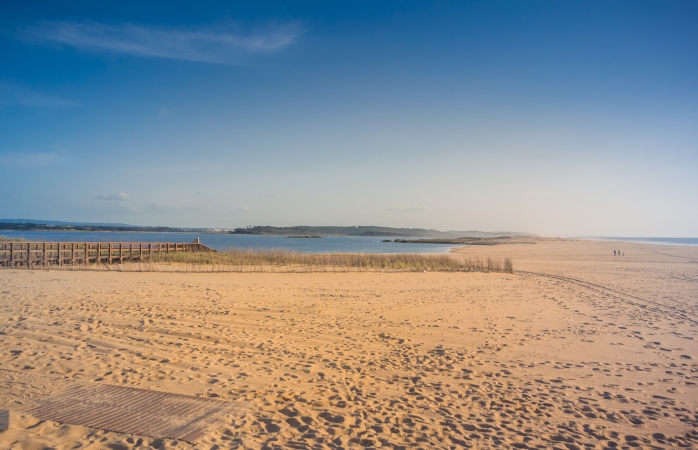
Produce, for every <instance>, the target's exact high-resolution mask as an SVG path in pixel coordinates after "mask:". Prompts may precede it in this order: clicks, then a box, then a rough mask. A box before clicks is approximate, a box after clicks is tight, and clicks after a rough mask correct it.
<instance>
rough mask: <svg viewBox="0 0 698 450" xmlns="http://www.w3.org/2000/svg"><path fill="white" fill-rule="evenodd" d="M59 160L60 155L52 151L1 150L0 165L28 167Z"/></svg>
mask: <svg viewBox="0 0 698 450" xmlns="http://www.w3.org/2000/svg"><path fill="white" fill-rule="evenodd" d="M60 161H61V155H59V154H58V153H52V152H3V153H0V165H2V166H5V167H17V168H30V169H35V168H39V167H47V166H51V165H54V164H57V163H59V162H60Z"/></svg>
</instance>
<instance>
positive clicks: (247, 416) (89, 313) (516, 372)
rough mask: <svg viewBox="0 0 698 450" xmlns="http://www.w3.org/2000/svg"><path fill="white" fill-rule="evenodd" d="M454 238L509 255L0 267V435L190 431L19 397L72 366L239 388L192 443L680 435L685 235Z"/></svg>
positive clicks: (171, 444) (425, 443)
mask: <svg viewBox="0 0 698 450" xmlns="http://www.w3.org/2000/svg"><path fill="white" fill-rule="evenodd" d="M614 248H620V249H621V250H623V251H624V252H625V255H626V256H625V257H613V249H614ZM459 252H460V253H464V254H468V255H480V256H485V255H492V256H511V257H513V258H514V261H515V267H516V269H521V270H522V271H525V272H526V273H517V274H514V275H508V274H494V273H490V274H487V273H453V274H448V273H316V274H314V273H306V274H292V273H285V274H262V273H256V274H255V273H251V274H235V273H233V274H168V273H151V274H149V273H113V272H111V273H110V272H107V273H98V272H62V271H60V272H58V271H24V270H2V271H0V285H1V286H2V288H1V289H0V291H1V292H2V293H1V294H0V295H1V297H0V369H4V370H0V388H1V389H0V408H6V409H10V410H11V424H10V429H9V430H8V431H6V432H3V433H0V448H22V449H41V448H46V447H48V448H112V449H120V448H153V447H154V448H191V447H193V446H192V445H190V444H188V443H185V442H176V441H172V440H161V439H155V438H152V437H143V436H126V435H120V434H118V433H113V432H106V431H100V430H93V429H89V428H85V427H82V426H78V425H73V424H59V423H55V422H50V421H40V420H38V419H36V418H33V417H31V416H29V415H26V414H25V413H23V412H22V407H23V405H25V404H28V403H31V402H32V401H33V400H34V399H36V398H40V397H42V396H47V395H51V393H52V392H53V391H55V390H56V389H57V388H58V386H60V384H61V383H71V382H75V381H81V382H95V383H108V384H116V385H128V386H136V387H142V388H148V389H155V390H161V391H168V392H175V393H182V394H190V395H197V396H211V397H216V398H221V399H230V400H235V401H241V402H245V404H246V405H247V406H246V410H245V412H244V413H241V414H238V415H231V416H228V417H226V419H225V420H224V421H222V422H221V424H220V426H218V427H216V428H213V429H211V430H210V433H209V434H208V435H207V436H206V437H204V438H202V439H201V440H200V441H199V442H198V443H197V445H196V447H195V448H236V447H244V448H261V447H264V446H267V447H273V446H278V447H280V448H311V447H313V448H340V447H341V448H350V447H388V448H420V447H421V448H425V449H426V448H453V447H472V448H489V447H500V448H560V449H565V448H568V449H575V448H580V449H581V448H624V447H628V448H675V447H679V446H682V447H687V448H689V447H695V446H698V432H697V431H696V427H697V426H698V387H697V386H696V383H698V365H697V364H696V362H697V359H698V343H697V342H696V339H698V324H697V323H696V321H698V264H697V263H698V249H694V248H690V247H665V246H656V245H644V244H630V243H622V244H618V243H610V242H590V241H568V240H550V241H541V242H538V243H537V244H512V245H502V246H496V247H486V248H483V247H469V248H466V249H461V250H459ZM456 257H458V256H457V255H456ZM546 275H553V276H555V277H550V276H546Z"/></svg>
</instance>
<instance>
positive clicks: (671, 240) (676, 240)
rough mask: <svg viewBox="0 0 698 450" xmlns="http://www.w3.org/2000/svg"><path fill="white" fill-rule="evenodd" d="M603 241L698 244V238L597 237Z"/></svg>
mask: <svg viewBox="0 0 698 450" xmlns="http://www.w3.org/2000/svg"><path fill="white" fill-rule="evenodd" d="M592 239H600V240H603V241H626V242H643V243H648V244H664V245H698V238H661V237H595V238H592Z"/></svg>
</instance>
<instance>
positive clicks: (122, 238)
mask: <svg viewBox="0 0 698 450" xmlns="http://www.w3.org/2000/svg"><path fill="white" fill-rule="evenodd" d="M0 236H5V237H7V238H20V239H28V240H30V241H38V242H192V241H193V240H194V239H195V238H197V237H198V238H200V239H201V243H202V244H204V245H207V246H209V247H211V248H214V249H216V250H225V249H231V248H243V249H266V250H272V249H284V250H291V251H298V252H307V253H448V252H449V251H450V250H451V249H453V248H455V247H462V246H458V245H448V244H401V243H394V242H393V243H391V242H381V241H382V240H384V239H395V238H387V237H363V236H327V237H322V238H302V239H299V238H288V237H284V236H266V235H264V236H262V235H251V234H222V233H221V234H205V233H137V232H93V231H0ZM400 239H419V238H409V237H407V238H403V237H400Z"/></svg>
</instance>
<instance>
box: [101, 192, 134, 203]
mask: <svg viewBox="0 0 698 450" xmlns="http://www.w3.org/2000/svg"><path fill="white" fill-rule="evenodd" d="M95 198H96V199H97V200H103V201H105V202H125V201H127V200H128V199H129V198H130V197H129V195H128V194H126V193H124V192H118V193H116V194H100V195H97V196H96V197H95Z"/></svg>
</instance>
